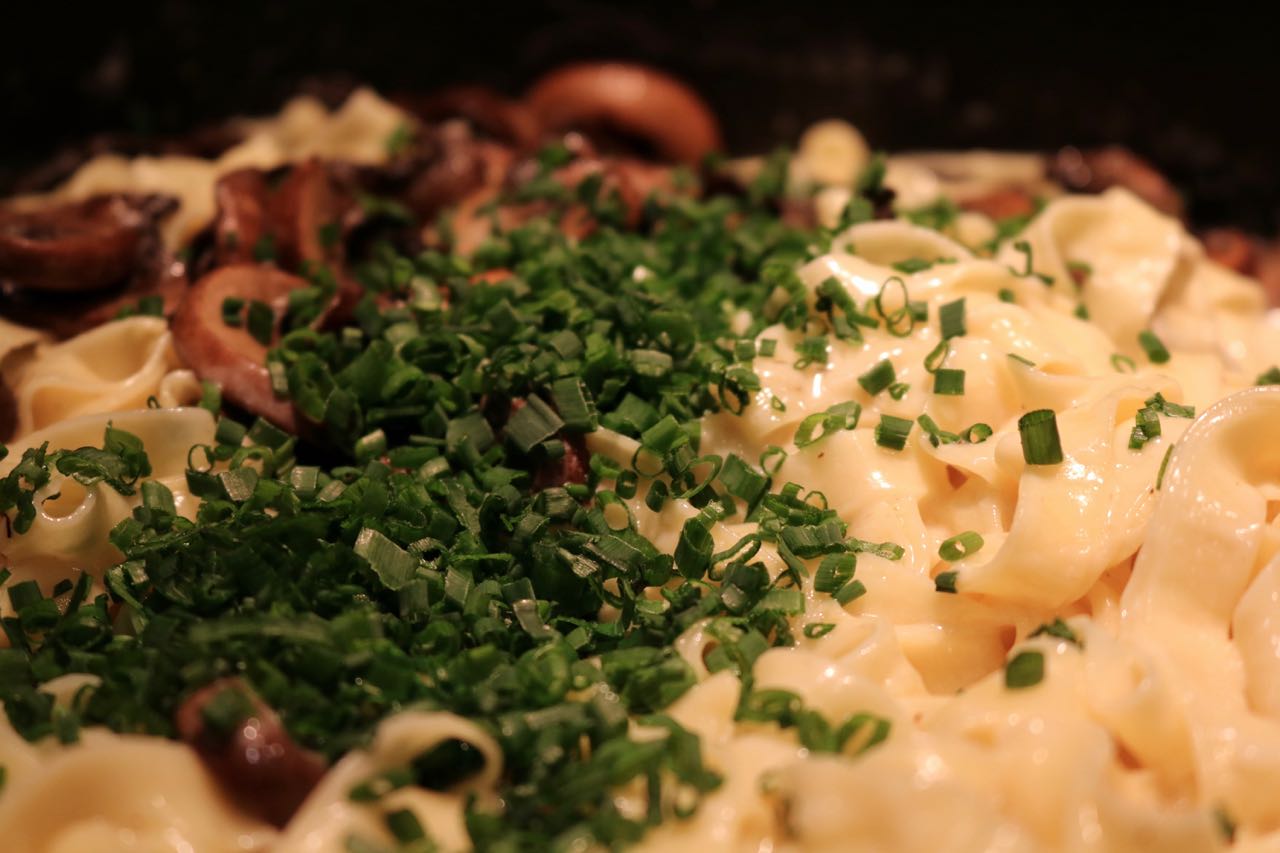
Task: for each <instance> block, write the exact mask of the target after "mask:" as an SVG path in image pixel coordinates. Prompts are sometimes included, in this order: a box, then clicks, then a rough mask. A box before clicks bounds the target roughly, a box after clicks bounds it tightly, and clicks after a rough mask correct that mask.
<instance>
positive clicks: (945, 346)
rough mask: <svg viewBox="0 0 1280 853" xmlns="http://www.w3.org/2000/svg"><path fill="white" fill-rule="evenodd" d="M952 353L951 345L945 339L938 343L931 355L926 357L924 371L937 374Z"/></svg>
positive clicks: (930, 352) (930, 351)
mask: <svg viewBox="0 0 1280 853" xmlns="http://www.w3.org/2000/svg"><path fill="white" fill-rule="evenodd" d="M950 352H951V345H950V343H949V342H948V341H947V340H946V339H945V338H944V339H942V340H940V341H938V345H937V346H935V347H934V348H933V349H931V350H929V354H928V355H926V356H925V357H924V369H925V370H927V371H929V372H930V373H937V372H938V370H939V369H940V368H941V367H942V365H943V364H944V363H945V362H946V360H947V356H948V355H949V354H950Z"/></svg>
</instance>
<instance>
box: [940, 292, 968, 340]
mask: <svg viewBox="0 0 1280 853" xmlns="http://www.w3.org/2000/svg"><path fill="white" fill-rule="evenodd" d="M938 324H939V326H940V327H941V328H942V339H943V340H950V339H951V338H958V337H960V336H962V335H964V334H965V332H966V331H967V330H966V328H965V316H964V297H961V298H959V299H957V300H955V301H954V302H948V303H947V304H946V305H943V306H942V307H941V308H939V309H938Z"/></svg>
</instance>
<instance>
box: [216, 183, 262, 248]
mask: <svg viewBox="0 0 1280 853" xmlns="http://www.w3.org/2000/svg"><path fill="white" fill-rule="evenodd" d="M213 197H214V201H215V202H216V204H217V206H218V213H217V216H216V218H215V219H214V223H213V241H214V254H215V256H216V258H217V262H218V264H219V265H222V264H245V263H249V262H250V261H253V260H255V258H254V250H255V249H257V248H258V247H259V246H260V244H261V241H262V240H263V239H264V238H266V237H267V235H269V234H270V230H271V221H270V211H269V210H268V205H269V198H270V192H269V190H268V187H267V177H266V173H265V172H263V171H262V170H261V169H237V170H236V171H234V172H229V173H228V174H226V175H223V176H222V177H221V178H219V179H218V183H217V184H215V185H214V188H213Z"/></svg>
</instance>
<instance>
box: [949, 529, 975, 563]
mask: <svg viewBox="0 0 1280 853" xmlns="http://www.w3.org/2000/svg"><path fill="white" fill-rule="evenodd" d="M982 544H983V543H982V536H981V534H979V533H978V532H977V531H976V530H966V531H965V532H964V533H957V534H956V535H955V536H952V537H951V538H950V539H947V540H944V541H943V543H942V545H941V546H940V547H939V548H938V556H939V557H941V558H942V559H944V560H947V561H949V562H955V561H956V560H963V559H964V558H965V557H969V556H972V555H973V554H976V553H977V552H978V551H979V550H981V549H982Z"/></svg>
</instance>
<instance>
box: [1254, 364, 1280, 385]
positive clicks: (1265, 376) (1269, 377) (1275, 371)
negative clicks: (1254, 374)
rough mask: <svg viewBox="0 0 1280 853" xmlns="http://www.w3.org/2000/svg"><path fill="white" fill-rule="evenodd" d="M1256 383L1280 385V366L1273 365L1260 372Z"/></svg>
mask: <svg viewBox="0 0 1280 853" xmlns="http://www.w3.org/2000/svg"><path fill="white" fill-rule="evenodd" d="M1253 384H1255V385H1280V367H1276V366H1275V365H1272V366H1271V367H1269V368H1267V369H1266V370H1265V371H1263V372H1262V373H1259V374H1258V378H1257V379H1256V380H1255V381H1254V383H1253Z"/></svg>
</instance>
